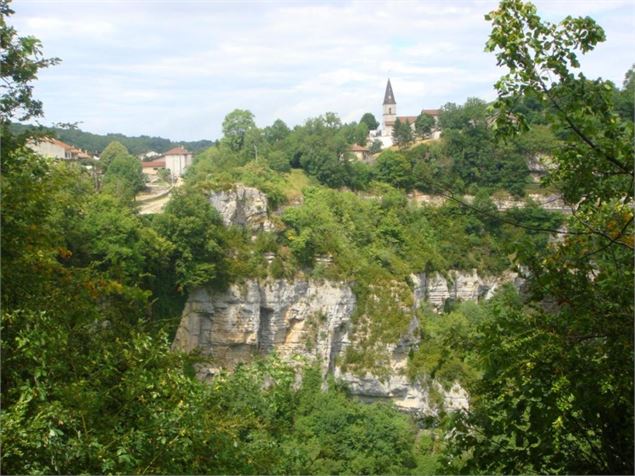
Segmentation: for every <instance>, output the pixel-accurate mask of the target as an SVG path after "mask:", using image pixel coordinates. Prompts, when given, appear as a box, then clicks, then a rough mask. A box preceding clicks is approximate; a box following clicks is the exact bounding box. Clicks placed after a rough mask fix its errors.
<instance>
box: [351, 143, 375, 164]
mask: <svg viewBox="0 0 635 476" xmlns="http://www.w3.org/2000/svg"><path fill="white" fill-rule="evenodd" d="M348 151H349V152H350V153H351V154H353V155H354V156H355V158H356V159H357V160H359V161H360V162H368V161H369V159H370V152H369V151H368V149H367V148H366V147H363V146H361V145H359V144H353V145H352V146H350V147H349V148H348Z"/></svg>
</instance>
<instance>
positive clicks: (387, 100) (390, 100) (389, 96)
mask: <svg viewBox="0 0 635 476" xmlns="http://www.w3.org/2000/svg"><path fill="white" fill-rule="evenodd" d="M384 104H397V103H396V102H395V95H394V94H393V92H392V86H391V85H390V78H388V84H386V94H384Z"/></svg>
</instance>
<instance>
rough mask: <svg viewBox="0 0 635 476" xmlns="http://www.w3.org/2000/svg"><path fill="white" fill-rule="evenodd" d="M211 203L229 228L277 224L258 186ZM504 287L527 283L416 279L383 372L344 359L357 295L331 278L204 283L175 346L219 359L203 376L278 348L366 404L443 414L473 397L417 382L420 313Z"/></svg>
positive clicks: (467, 276) (450, 276) (512, 277)
mask: <svg viewBox="0 0 635 476" xmlns="http://www.w3.org/2000/svg"><path fill="white" fill-rule="evenodd" d="M210 201H211V203H212V204H213V205H214V206H215V207H216V208H217V210H218V211H219V213H220V214H221V216H222V218H223V221H224V222H225V223H226V224H227V225H241V226H246V227H248V228H250V229H251V230H253V231H259V230H266V229H268V227H270V226H271V222H269V219H268V217H267V202H266V198H265V197H264V195H263V194H262V193H261V192H260V191H258V190H257V189H253V188H250V187H244V186H236V187H234V188H233V189H231V190H229V191H226V192H217V193H214V194H213V195H212V196H211V198H210ZM504 283H513V284H515V285H516V286H520V285H521V284H522V279H520V278H519V277H518V276H517V275H516V274H515V273H511V272H509V273H505V274H504V275H502V276H499V277H495V278H494V277H482V276H479V275H478V273H477V272H476V270H472V271H471V272H459V271H451V272H449V273H447V274H446V275H441V274H438V273H431V274H426V273H418V274H413V275H411V276H410V285H411V286H410V289H411V292H412V303H413V309H412V313H411V318H410V324H409V326H408V329H407V330H406V331H405V332H404V333H403V335H401V336H400V338H399V339H398V340H397V342H394V343H392V344H388V345H387V349H386V350H387V355H388V357H389V358H388V361H387V362H386V367H387V369H385V370H387V372H384V373H383V375H382V376H377V375H374V374H372V373H370V372H366V373H363V374H360V373H359V372H350V371H347V370H346V368H345V367H344V366H343V365H341V363H342V362H343V360H344V355H345V352H346V349H347V348H348V347H349V346H352V345H355V344H354V341H355V339H354V338H353V337H354V336H353V334H352V333H353V332H354V328H353V323H352V317H353V314H354V311H355V306H356V298H355V294H354V293H353V291H352V289H351V287H350V286H349V285H348V284H347V283H340V282H332V281H327V280H312V279H309V280H291V281H287V280H273V279H267V280H247V281H245V282H243V283H240V284H233V285H231V286H230V287H229V288H228V289H227V290H226V291H223V292H219V291H212V290H209V289H204V288H199V289H196V290H194V291H193V292H191V294H190V296H189V299H188V301H187V303H186V305H185V309H184V311H183V316H182V319H181V323H180V326H179V328H178V330H177V333H176V337H175V340H174V348H175V349H179V350H183V351H187V352H190V351H194V350H196V351H199V352H201V353H202V354H204V355H207V356H210V357H212V359H211V362H212V363H211V364H210V365H208V366H206V367H205V366H204V367H201V368H200V369H199V376H200V377H201V378H203V379H206V378H209V377H211V376H213V375H214V374H215V373H216V372H217V371H218V369H219V368H226V369H231V368H233V367H235V366H236V365H237V364H239V363H241V362H248V361H249V360H251V359H253V358H254V357H255V356H258V355H266V354H269V353H272V352H275V353H276V354H277V355H278V356H279V357H280V358H282V359H283V360H285V361H286V362H289V363H291V364H293V365H298V366H300V365H303V364H318V365H320V367H321V369H322V374H323V376H324V377H326V376H328V375H333V376H334V377H335V378H336V379H338V380H340V381H341V382H344V383H345V384H346V385H347V386H348V387H349V389H350V391H351V393H353V394H354V395H357V396H359V397H360V398H362V399H364V400H368V401H376V400H391V401H393V402H394V403H395V405H396V406H397V407H399V408H401V409H403V410H406V411H409V412H413V413H416V414H419V415H434V414H436V413H438V411H439V410H441V409H444V410H455V409H460V408H466V407H467V406H468V397H467V394H466V392H465V391H464V389H462V388H461V386H460V385H458V384H455V385H453V386H452V387H451V388H449V389H447V388H444V387H442V386H441V385H440V384H438V383H437V382H434V381H411V380H409V379H408V377H407V375H406V374H407V372H406V369H407V365H408V355H409V353H410V351H411V350H413V349H415V348H417V347H418V346H419V344H420V340H419V337H418V335H419V334H418V332H417V330H418V326H419V323H418V321H417V318H416V315H415V310H416V309H418V308H420V306H422V305H423V304H424V303H428V305H429V306H431V307H432V308H433V309H435V310H437V311H439V310H442V309H443V308H444V307H445V306H446V304H447V303H449V302H453V301H465V300H482V299H488V298H489V297H491V296H492V295H493V293H494V292H495V290H496V289H497V288H498V287H500V286H501V285H502V284H504Z"/></svg>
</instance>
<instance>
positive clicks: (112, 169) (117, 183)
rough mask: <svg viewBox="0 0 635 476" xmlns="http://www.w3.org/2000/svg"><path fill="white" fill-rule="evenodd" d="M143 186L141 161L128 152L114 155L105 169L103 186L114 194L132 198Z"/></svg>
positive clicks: (143, 178)
mask: <svg viewBox="0 0 635 476" xmlns="http://www.w3.org/2000/svg"><path fill="white" fill-rule="evenodd" d="M143 187H145V177H144V175H143V168H142V166H141V161H139V159H137V158H135V157H133V156H131V155H128V154H125V155H117V156H115V157H114V158H113V159H112V162H111V163H110V164H109V165H108V168H107V169H106V174H105V175H104V188H105V189H106V190H109V191H111V192H112V193H114V194H115V195H116V196H123V197H126V198H128V199H132V198H134V196H135V195H136V194H137V193H139V192H140V191H141V190H142V189H143Z"/></svg>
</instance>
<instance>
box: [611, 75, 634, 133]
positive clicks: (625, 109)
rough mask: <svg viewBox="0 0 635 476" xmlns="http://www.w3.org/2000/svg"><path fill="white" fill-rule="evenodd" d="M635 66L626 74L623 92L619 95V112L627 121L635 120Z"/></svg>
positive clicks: (617, 100) (617, 99)
mask: <svg viewBox="0 0 635 476" xmlns="http://www.w3.org/2000/svg"><path fill="white" fill-rule="evenodd" d="M634 97H635V65H633V66H632V67H631V69H629V70H628V71H627V72H626V75H625V76H624V83H623V84H622V90H621V91H619V92H618V93H617V98H616V100H615V101H616V103H617V110H618V112H619V114H620V116H622V118H623V119H625V120H631V121H632V120H635V101H633V98H634Z"/></svg>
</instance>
